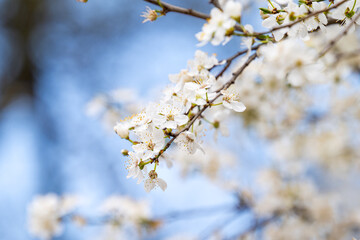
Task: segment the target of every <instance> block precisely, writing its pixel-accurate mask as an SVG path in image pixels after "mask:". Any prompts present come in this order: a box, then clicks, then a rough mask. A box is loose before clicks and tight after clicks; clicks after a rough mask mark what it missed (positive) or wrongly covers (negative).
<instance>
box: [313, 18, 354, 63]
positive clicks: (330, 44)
mask: <svg viewBox="0 0 360 240" xmlns="http://www.w3.org/2000/svg"><path fill="white" fill-rule="evenodd" d="M359 18H360V12H359V13H358V14H356V16H355V17H354V18H353V19H352V20H351V22H350V23H349V25H348V26H346V28H345V29H344V30H342V31H341V32H339V34H338V35H336V37H335V38H334V39H333V40H331V41H330V42H329V43H328V44H327V45H326V46H325V47H324V49H323V50H322V51H321V52H320V54H319V58H320V57H322V56H324V55H325V54H326V53H327V52H328V51H329V50H330V49H331V48H332V47H334V45H335V44H336V43H337V42H338V41H339V40H340V39H341V38H342V37H344V36H345V35H346V34H347V33H348V32H349V30H350V29H351V27H352V26H353V25H354V24H355V22H356V21H357V20H358V19H359Z"/></svg>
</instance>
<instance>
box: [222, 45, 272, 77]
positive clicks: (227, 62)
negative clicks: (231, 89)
mask: <svg viewBox="0 0 360 240" xmlns="http://www.w3.org/2000/svg"><path fill="white" fill-rule="evenodd" d="M264 44H266V43H261V44H259V45H256V46H253V47H252V48H251V50H257V49H258V48H259V47H260V46H262V45H264ZM248 51H249V49H245V50H243V51H240V52H237V53H236V54H235V55H233V56H231V57H229V58H228V59H226V60H225V61H226V65H225V67H224V68H223V69H222V70H221V71H220V72H219V73H218V74H217V75H216V79H218V78H219V77H221V76H222V75H223V74H224V73H225V71H226V70H227V69H228V68H229V67H230V65H231V63H232V61H234V60H235V59H236V58H238V57H239V56H241V55H243V54H245V53H247V52H248ZM220 62H221V61H220Z"/></svg>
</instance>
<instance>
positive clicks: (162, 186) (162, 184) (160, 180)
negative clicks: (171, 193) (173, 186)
mask: <svg viewBox="0 0 360 240" xmlns="http://www.w3.org/2000/svg"><path fill="white" fill-rule="evenodd" d="M157 181H158V182H157V184H158V185H159V187H160V188H161V189H162V190H163V191H165V190H166V188H167V183H166V182H165V181H164V180H163V179H161V178H158V179H157Z"/></svg>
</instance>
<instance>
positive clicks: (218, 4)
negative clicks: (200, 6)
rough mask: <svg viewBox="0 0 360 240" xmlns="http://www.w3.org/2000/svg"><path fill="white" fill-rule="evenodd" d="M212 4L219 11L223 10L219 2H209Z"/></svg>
mask: <svg viewBox="0 0 360 240" xmlns="http://www.w3.org/2000/svg"><path fill="white" fill-rule="evenodd" d="M209 3H210V4H212V5H214V6H215V7H217V8H218V9H220V10H222V8H221V6H220V3H219V0H210V1H209Z"/></svg>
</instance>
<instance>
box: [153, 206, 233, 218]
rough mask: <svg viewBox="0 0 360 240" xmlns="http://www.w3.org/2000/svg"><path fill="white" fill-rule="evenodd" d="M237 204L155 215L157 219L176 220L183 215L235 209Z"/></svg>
mask: <svg viewBox="0 0 360 240" xmlns="http://www.w3.org/2000/svg"><path fill="white" fill-rule="evenodd" d="M235 209H236V206H234V205H233V204H226V205H225V204H223V205H219V206H212V207H205V208H197V209H189V210H183V211H175V212H170V213H166V214H164V215H160V216H157V217H155V218H154V219H155V220H174V219H177V218H183V217H189V216H190V217H199V216H200V217H201V216H209V214H211V213H217V212H222V211H224V210H235Z"/></svg>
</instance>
